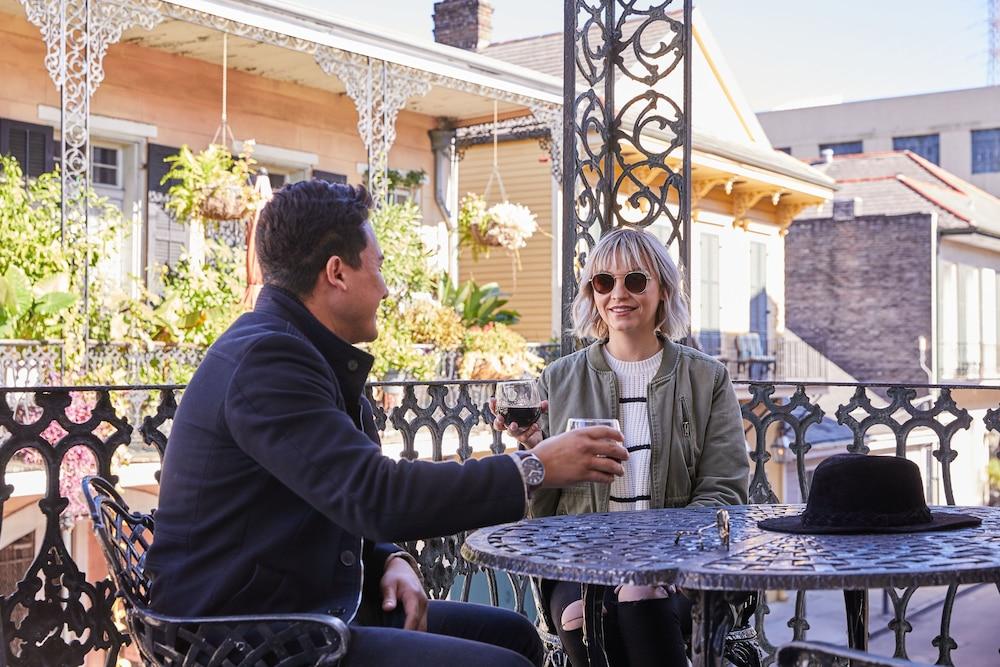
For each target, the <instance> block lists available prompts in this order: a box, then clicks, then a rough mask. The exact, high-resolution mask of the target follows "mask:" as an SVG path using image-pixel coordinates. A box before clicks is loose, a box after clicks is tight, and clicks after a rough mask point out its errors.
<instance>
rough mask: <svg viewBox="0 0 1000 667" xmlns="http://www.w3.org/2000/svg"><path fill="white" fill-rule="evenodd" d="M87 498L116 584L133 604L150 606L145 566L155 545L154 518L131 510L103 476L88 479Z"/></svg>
mask: <svg viewBox="0 0 1000 667" xmlns="http://www.w3.org/2000/svg"><path fill="white" fill-rule="evenodd" d="M83 495H84V497H85V498H86V499H87V506H88V508H89V509H90V518H91V519H92V520H93V522H94V531H95V532H96V533H97V535H98V538H99V541H100V543H101V549H103V550H104V557H105V559H106V560H107V562H108V565H109V566H110V568H111V578H112V579H113V580H114V582H115V585H116V586H117V587H118V590H119V591H121V592H122V593H123V594H124V595H125V596H126V597H128V598H129V601H130V602H131V603H132V604H133V605H134V604H140V605H142V606H148V605H149V584H150V581H149V577H148V576H147V575H146V567H145V566H146V552H147V551H148V550H149V546H150V544H152V542H153V517H152V516H150V515H149V514H141V513H138V512H131V511H129V507H128V504H127V503H126V502H125V501H124V500H123V499H122V497H121V496H120V495H118V492H117V491H115V487H114V486H113V485H112V484H111V483H110V482H108V481H107V480H106V479H104V478H102V477H96V476H88V477H85V478H84V480H83Z"/></svg>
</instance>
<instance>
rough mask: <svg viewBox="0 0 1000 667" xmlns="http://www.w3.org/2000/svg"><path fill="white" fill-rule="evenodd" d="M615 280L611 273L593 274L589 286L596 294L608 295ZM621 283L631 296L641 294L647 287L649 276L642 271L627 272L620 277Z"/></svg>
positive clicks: (613, 286)
mask: <svg viewBox="0 0 1000 667" xmlns="http://www.w3.org/2000/svg"><path fill="white" fill-rule="evenodd" d="M617 280H618V279H617V277H616V276H614V275H613V274H611V273H595V274H594V276H593V277H592V278H591V279H590V286H591V288H593V290H594V291H595V292H597V293H598V294H610V293H611V291H612V290H613V289H614V288H615V282H616V281H617ZM622 282H623V283H624V284H625V289H626V290H628V291H629V292H631V293H632V294H642V293H643V292H645V291H646V287H648V286H649V274H647V273H646V272H644V271H629V272H628V273H626V274H625V275H624V276H623V277H622Z"/></svg>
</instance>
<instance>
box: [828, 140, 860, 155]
mask: <svg viewBox="0 0 1000 667" xmlns="http://www.w3.org/2000/svg"><path fill="white" fill-rule="evenodd" d="M827 149H829V150H831V151H833V154H834V155H854V154H856V153H864V152H865V151H864V144H863V143H862V142H861V141H841V142H840V143H835V144H820V145H819V152H820V155H822V154H823V151H825V150H827Z"/></svg>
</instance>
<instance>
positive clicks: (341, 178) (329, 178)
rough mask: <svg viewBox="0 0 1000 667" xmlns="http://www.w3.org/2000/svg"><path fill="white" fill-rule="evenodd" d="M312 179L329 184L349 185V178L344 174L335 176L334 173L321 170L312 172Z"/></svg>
mask: <svg viewBox="0 0 1000 667" xmlns="http://www.w3.org/2000/svg"><path fill="white" fill-rule="evenodd" d="M312 177H313V178H319V179H322V180H324V181H326V182H327V183H343V184H345V185H346V184H347V176H345V175H344V174H335V173H333V172H332V171H322V170H320V169H313V170H312Z"/></svg>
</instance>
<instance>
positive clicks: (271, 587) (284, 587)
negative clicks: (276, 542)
mask: <svg viewBox="0 0 1000 667" xmlns="http://www.w3.org/2000/svg"><path fill="white" fill-rule="evenodd" d="M290 588H291V587H289V586H288V575H287V574H285V573H283V572H278V571H277V570H272V569H271V568H269V567H267V566H266V565H263V564H261V563H255V564H254V567H253V573H252V574H251V575H250V579H249V581H247V583H246V584H244V585H243V587H242V588H240V589H239V590H238V591H236V594H235V595H233V596H232V598H231V600H230V603H229V604H228V605H227V606H230V607H232V608H233V609H237V608H242V609H247V610H248V612H252V611H258V610H259V611H265V610H273V611H278V610H287V609H291V608H292V607H293V606H294V604H293V600H292V599H291V598H292V597H294V594H293V592H292V591H291V590H290Z"/></svg>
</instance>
